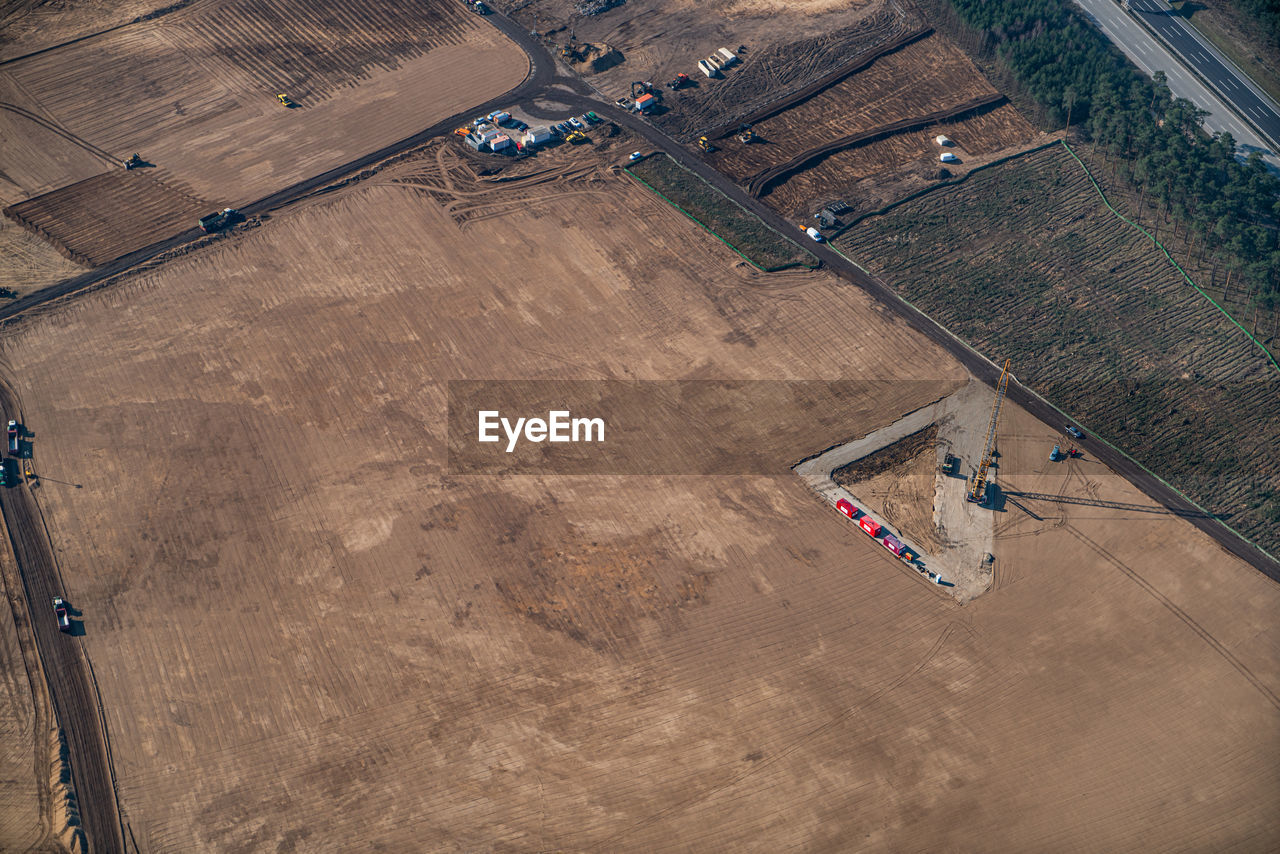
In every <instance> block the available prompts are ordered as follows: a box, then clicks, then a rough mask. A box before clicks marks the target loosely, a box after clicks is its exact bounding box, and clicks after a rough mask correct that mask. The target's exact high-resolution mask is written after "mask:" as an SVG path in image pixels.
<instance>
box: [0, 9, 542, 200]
mask: <svg viewBox="0 0 1280 854" xmlns="http://www.w3.org/2000/svg"><path fill="white" fill-rule="evenodd" d="M527 71H528V60H527V58H526V57H525V56H524V55H523V53H522V52H521V51H519V50H518V49H517V48H516V46H515V45H513V44H511V43H510V42H509V41H508V40H507V39H506V38H505V37H503V36H502V35H501V34H500V33H498V32H497V31H496V30H495V29H494V28H493V27H492V26H489V25H488V24H486V23H484V22H483V21H481V20H480V18H479V16H476V15H474V14H472V13H470V12H469V11H467V8H466V7H465V6H464V5H463V4H461V3H456V2H449V0H431V2H428V3H415V2H409V0H393V2H389V3H380V4H377V5H376V6H369V5H368V4H358V3H351V2H346V0H324V2H321V3H303V2H301V1H300V0H270V2H266V3H238V2H228V3H216V4H194V5H192V6H190V7H188V8H184V9H181V10H179V11H177V12H174V13H172V14H169V15H164V16H162V17H160V18H156V19H154V20H149V21H144V22H142V23H138V24H133V25H131V26H128V27H125V28H123V29H119V30H115V31H113V32H109V33H106V34H104V35H100V36H96V37H94V38H91V39H87V40H85V41H80V42H76V43H74V44H69V45H66V46H63V47H59V48H57V49H55V50H51V51H48V52H45V53H41V54H39V55H37V56H32V57H29V58H27V59H21V60H18V61H16V62H12V63H9V64H6V65H5V66H4V67H3V69H0V91H5V92H12V93H13V99H14V106H15V107H18V108H20V109H21V110H25V111H27V112H31V113H35V114H37V115H38V116H39V117H40V119H41V120H42V121H44V122H45V123H46V124H52V125H54V126H55V127H56V128H57V129H59V130H60V131H61V132H62V133H63V134H64V135H65V137H67V138H74V139H78V140H81V141H82V142H83V143H84V145H83V146H81V148H85V147H88V148H92V149H100V150H105V151H106V152H107V153H108V154H110V155H111V156H112V157H114V158H116V159H121V160H122V159H124V158H126V157H128V156H129V155H130V154H132V153H135V152H137V153H139V154H141V155H142V156H143V158H144V159H146V160H148V161H149V162H151V163H154V164H156V165H157V166H160V167H162V168H164V169H165V170H167V172H168V173H169V174H171V175H173V176H175V177H176V179H177V180H178V181H180V182H181V183H182V184H184V185H185V186H187V187H188V188H190V192H191V193H192V194H193V195H196V196H200V197H203V198H210V199H225V200H227V201H228V202H229V203H231V204H232V205H233V206H239V205H240V204H242V203H244V202H246V201H248V200H251V199H256V198H260V197H262V196H265V195H267V194H269V193H270V192H272V191H274V190H278V189H281V188H283V187H286V186H288V185H290V184H292V183H295V182H297V181H299V180H301V179H303V178H305V177H308V176H310V175H314V174H318V173H320V172H323V171H325V170H326V169H329V168H332V167H334V166H338V165H340V164H342V163H346V162H348V161H350V160H352V159H354V158H355V157H357V156H359V155H361V154H365V153H368V152H370V151H373V150H376V149H378V148H381V147H382V146H385V145H388V144H390V143H393V142H395V141H397V140H399V139H403V138H405V137H408V136H410V135H412V134H413V133H415V132H417V131H420V130H422V129H423V128H426V127H429V126H430V125H432V124H434V123H435V122H437V121H439V120H441V119H443V118H445V117H447V116H449V115H451V114H453V113H455V112H458V111H460V110H463V109H465V108H466V107H468V106H469V105H473V104H477V103H482V102H484V101H485V100H487V99H489V98H492V97H494V96H497V95H499V94H501V93H502V92H504V91H507V90H509V89H511V88H513V87H515V86H516V85H518V84H519V83H520V81H521V80H522V79H523V78H524V77H525V75H526V73H527ZM280 92H284V93H286V94H288V95H290V96H291V97H292V98H293V99H295V101H296V102H297V104H298V106H297V107H296V108H294V109H286V108H285V107H283V106H282V105H281V104H280V103H278V102H277V100H276V94H277V93H280ZM36 124H39V122H36V121H35V120H33V119H32V118H30V117H28V116H26V115H23V114H22V113H20V112H14V111H12V110H0V133H3V134H5V135H15V136H21V135H22V134H24V133H27V132H29V130H30V129H31V127H32V126H33V125H36ZM41 132H42V133H44V132H47V129H46V130H42V131H41ZM17 153H18V154H22V153H23V150H19V151H18V152H17ZM28 155H29V156H30V157H34V158H36V160H35V162H27V161H26V160H24V159H22V158H19V162H18V163H16V164H15V165H14V168H13V169H12V170H10V169H9V168H8V167H6V172H7V173H8V174H9V175H10V176H11V178H10V181H11V183H15V184H17V189H18V190H19V191H21V192H23V193H25V194H27V195H31V194H34V193H35V192H39V191H42V190H44V189H47V188H48V187H49V185H50V183H51V182H50V176H46V175H44V174H42V172H41V161H40V159H39V156H38V152H28ZM75 157H78V158H79V159H80V160H82V161H87V162H92V164H94V165H95V166H96V168H97V170H98V171H101V169H102V165H101V158H99V157H96V156H95V155H94V154H93V153H91V151H89V150H83V151H81V152H80V153H79V154H76V155H75ZM70 158H71V154H68V156H67V157H66V158H63V159H64V160H69V159H70ZM54 166H55V167H56V168H57V169H58V173H57V174H58V175H61V174H63V173H66V172H68V171H71V172H73V173H74V172H75V171H76V170H77V169H79V170H83V169H85V168H87V166H85V165H76V164H71V163H65V162H64V163H59V164H54ZM45 168H48V167H45ZM54 186H60V184H54Z"/></svg>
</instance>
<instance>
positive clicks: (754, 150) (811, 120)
mask: <svg viewBox="0 0 1280 854" xmlns="http://www.w3.org/2000/svg"><path fill="white" fill-rule="evenodd" d="M994 93H995V89H993V88H992V86H991V84H990V83H988V82H987V79H986V78H985V77H983V76H982V74H981V73H980V72H979V71H978V70H977V68H975V67H974V65H973V63H972V62H970V61H969V59H968V58H967V57H966V56H965V55H964V54H963V53H961V51H960V50H959V48H957V47H955V45H953V44H952V43H951V42H950V41H949V40H948V39H947V38H946V37H945V36H942V35H940V34H938V33H934V34H933V35H930V36H927V37H925V38H923V39H921V40H919V41H916V42H912V43H911V44H909V45H906V46H905V47H903V48H900V49H899V50H896V51H894V52H893V53H890V54H887V55H885V56H882V57H880V58H878V59H876V60H875V62H873V63H872V64H871V65H870V67H868V68H867V69H865V70H863V71H859V72H858V73H856V74H852V75H850V76H849V77H846V78H845V79H844V80H842V81H840V82H839V83H837V84H835V85H834V86H831V87H830V88H828V89H826V90H824V91H822V92H819V93H818V94H816V95H814V96H813V97H812V98H809V99H807V100H806V101H803V102H802V103H800V104H797V105H796V106H794V107H792V108H790V109H788V110H786V111H784V112H783V113H781V114H779V115H776V116H773V117H771V118H768V119H765V120H764V121H761V122H758V123H756V124H755V126H754V127H755V131H756V133H757V134H758V137H759V141H757V142H753V143H750V144H743V143H741V142H738V140H737V139H735V138H733V137H728V138H726V139H724V140H723V141H722V142H721V143H719V144H720V146H721V148H720V150H719V151H717V152H714V153H713V154H711V155H710V156H709V157H708V160H709V161H710V162H711V163H713V164H714V165H715V167H716V168H717V169H719V170H720V171H721V172H724V173H725V174H726V175H728V176H729V177H731V178H733V179H734V180H737V181H744V180H745V179H747V178H749V177H750V176H752V175H755V174H756V173H758V172H763V171H765V170H766V169H768V168H769V167H771V166H777V165H779V164H781V163H785V162H787V161H789V160H790V159H791V158H793V157H795V156H796V155H798V154H800V153H801V152H804V151H807V150H808V149H811V148H814V147H817V146H819V145H821V144H822V143H824V142H828V141H831V140H834V139H840V138H843V137H847V136H854V135H856V134H860V133H865V132H867V131H873V130H875V129H877V128H880V127H884V126H886V125H891V124H893V123H895V122H898V121H901V120H903V119H908V118H911V117H914V116H924V115H928V114H931V113H935V112H938V111H940V110H945V109H947V108H948V107H955V106H958V105H960V104H963V103H966V102H968V101H972V100H973V99H974V98H977V97H979V96H982V95H991V94H994Z"/></svg>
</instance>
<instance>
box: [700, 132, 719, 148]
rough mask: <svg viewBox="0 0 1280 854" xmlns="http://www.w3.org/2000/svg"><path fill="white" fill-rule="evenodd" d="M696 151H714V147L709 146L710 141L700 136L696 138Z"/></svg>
mask: <svg viewBox="0 0 1280 854" xmlns="http://www.w3.org/2000/svg"><path fill="white" fill-rule="evenodd" d="M698 150H699V151H715V150H716V147H715V146H714V145H712V144H711V140H709V139H707V138H706V137H705V136H700V137H698Z"/></svg>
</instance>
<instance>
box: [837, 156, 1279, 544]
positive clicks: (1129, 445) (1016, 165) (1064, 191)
mask: <svg viewBox="0 0 1280 854" xmlns="http://www.w3.org/2000/svg"><path fill="white" fill-rule="evenodd" d="M1113 201H1115V200H1113ZM839 244H840V248H841V250H842V251H843V252H845V253H846V254H847V255H849V256H850V257H852V258H855V259H857V261H858V262H859V263H860V264H863V265H865V266H866V267H868V268H869V269H872V270H874V271H876V272H877V273H879V274H880V275H882V276H883V277H884V278H885V279H886V280H887V281H889V282H891V283H893V284H894V286H895V287H897V288H899V289H900V290H901V292H902V293H903V294H904V295H905V296H906V297H907V298H908V299H910V300H912V301H913V302H914V303H916V304H917V305H919V306H920V307H921V308H922V309H923V310H925V311H927V312H929V313H930V314H931V315H933V316H934V317H936V318H937V319H938V320H939V322H941V323H943V324H945V325H946V326H947V327H948V328H949V329H951V330H953V331H954V332H956V334H958V335H960V336H961V337H963V338H964V339H965V340H966V341H968V342H970V343H971V344H972V345H974V346H975V347H977V348H978V349H979V350H981V351H983V352H988V353H992V354H998V355H1007V356H1010V357H1012V358H1013V360H1014V370H1015V372H1016V373H1017V375H1018V376H1019V377H1020V378H1021V379H1022V380H1023V381H1024V382H1027V383H1028V384H1029V385H1030V386H1032V387H1033V388H1035V389H1037V390H1038V391H1040V392H1041V393H1042V394H1044V395H1045V396H1046V397H1047V398H1048V399H1050V400H1052V401H1054V402H1055V403H1056V404H1057V405H1059V406H1061V407H1063V408H1064V409H1065V410H1066V411H1068V412H1071V413H1072V414H1073V416H1075V417H1078V418H1080V419H1081V420H1082V423H1083V424H1084V425H1085V427H1086V429H1092V430H1094V431H1096V432H1097V433H1099V434H1101V435H1102V436H1104V437H1106V438H1107V439H1108V440H1109V441H1111V442H1112V443H1114V444H1116V445H1118V446H1119V447H1121V448H1124V449H1125V450H1126V451H1127V452H1128V453H1129V454H1131V455H1132V456H1133V457H1135V458H1136V459H1138V460H1139V461H1141V462H1142V463H1143V464H1144V465H1146V466H1147V467H1148V468H1150V469H1151V470H1153V471H1155V472H1157V473H1158V474H1160V475H1161V476H1162V477H1164V478H1165V479H1166V480H1168V481H1169V482H1170V483H1172V484H1173V485H1175V486H1176V487H1178V488H1179V489H1180V490H1182V491H1183V492H1184V493H1185V494H1187V495H1189V496H1191V497H1192V498H1193V499H1194V500H1196V501H1197V502H1198V503H1200V505H1201V506H1203V507H1205V508H1207V509H1208V510H1209V511H1211V512H1213V513H1216V514H1219V515H1221V516H1222V517H1223V518H1225V519H1227V520H1228V521H1229V523H1230V524H1231V525H1232V526H1233V527H1234V528H1236V529H1237V530H1239V531H1241V532H1243V533H1244V534H1245V535H1246V536H1249V537H1250V538H1252V539H1254V540H1255V541H1257V542H1258V543H1260V544H1261V545H1262V546H1263V547H1264V548H1266V549H1268V550H1271V551H1275V550H1276V549H1277V548H1278V547H1280V539H1278V532H1280V526H1278V525H1277V523H1278V522H1280V448H1278V447H1277V445H1276V443H1275V424H1276V423H1277V419H1280V374H1278V373H1277V372H1276V371H1275V369H1274V368H1273V367H1272V366H1271V364H1269V363H1268V361H1267V360H1266V357H1265V356H1264V354H1263V353H1262V351H1261V350H1259V349H1258V348H1257V347H1256V346H1255V345H1254V344H1253V343H1252V342H1250V341H1249V339H1248V338H1247V337H1246V336H1245V335H1244V333H1242V332H1241V331H1240V330H1239V329H1238V328H1236V327H1235V326H1234V325H1232V324H1231V323H1230V322H1229V321H1228V320H1227V319H1226V318H1224V317H1223V316H1222V315H1221V314H1220V313H1219V312H1218V311H1217V310H1216V309H1215V308H1214V307H1213V306H1212V305H1210V304H1209V303H1208V302H1207V301H1206V300H1205V299H1204V297H1202V296H1200V295H1199V294H1198V293H1196V292H1195V291H1194V290H1193V289H1192V288H1191V287H1189V286H1188V285H1187V284H1186V283H1185V282H1184V280H1183V279H1182V276H1181V275H1180V274H1179V273H1178V272H1177V271H1176V270H1175V269H1173V267H1172V266H1171V265H1170V264H1169V263H1168V261H1167V260H1166V259H1165V257H1164V256H1163V255H1162V254H1161V253H1160V252H1159V250H1157V249H1156V248H1155V247H1153V246H1152V245H1151V243H1150V242H1149V241H1147V240H1146V239H1145V238H1143V237H1142V236H1141V235H1139V234H1138V233H1137V232H1136V231H1134V230H1133V229H1131V228H1130V227H1128V226H1127V225H1124V224H1123V223H1121V222H1120V221H1119V220H1118V219H1116V218H1115V217H1114V216H1113V215H1112V214H1111V213H1110V212H1109V211H1108V210H1107V209H1106V208H1105V207H1104V205H1103V203H1102V201H1101V199H1099V198H1098V196H1097V195H1096V193H1095V191H1094V189H1093V187H1092V186H1091V185H1090V183H1089V180H1088V177H1087V176H1086V174H1085V173H1084V171H1083V170H1082V169H1081V167H1080V166H1079V165H1078V164H1077V163H1076V162H1075V161H1074V160H1072V159H1071V157H1070V155H1069V154H1068V152H1067V151H1065V150H1064V149H1062V148H1061V147H1058V146H1055V147H1053V148H1050V149H1046V150H1044V151H1040V152H1035V153H1032V154H1030V155H1027V156H1026V157H1023V158H1019V159H1017V160H1013V161H1010V162H1008V163H1005V164H1002V165H1000V166H996V167H993V168H991V169H989V170H986V171H983V172H981V173H977V174H975V175H973V176H972V177H971V178H970V179H969V180H968V181H967V182H965V183H963V184H960V185H957V186H953V187H945V188H941V189H939V190H938V191H937V192H934V193H929V194H927V195H925V196H922V197H921V198H919V199H916V200H914V201H912V202H909V203H907V204H905V205H901V206H899V207H897V208H895V209H893V210H892V211H890V212H889V213H887V214H885V215H883V216H878V217H873V218H871V219H868V220H866V221H865V222H863V223H862V224H860V225H859V226H858V227H857V228H856V229H854V230H853V231H851V232H848V233H847V234H845V235H844V236H843V237H842V238H841V240H840V241H839Z"/></svg>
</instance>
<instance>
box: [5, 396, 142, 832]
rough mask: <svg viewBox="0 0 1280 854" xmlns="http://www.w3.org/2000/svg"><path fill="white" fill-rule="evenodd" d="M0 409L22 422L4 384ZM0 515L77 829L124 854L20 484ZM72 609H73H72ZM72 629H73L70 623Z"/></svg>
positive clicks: (91, 720) (95, 714) (42, 542)
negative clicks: (67, 760) (62, 742)
mask: <svg viewBox="0 0 1280 854" xmlns="http://www.w3.org/2000/svg"><path fill="white" fill-rule="evenodd" d="M0 408H3V409H4V416H3V417H5V418H14V419H16V420H19V421H21V412H20V410H19V408H18V406H17V402H16V401H15V399H14V397H13V393H12V391H11V390H10V389H9V388H8V387H7V386H5V385H3V384H0ZM0 510H3V513H4V521H5V525H6V527H7V528H8V530H9V539H10V542H11V543H12V544H13V551H14V555H15V557H16V558H17V561H18V568H19V570H20V571H21V574H22V583H23V587H24V588H25V591H26V595H27V603H28V605H29V607H30V609H31V614H32V624H33V626H34V629H35V634H36V644H37V646H38V647H39V649H40V659H41V663H42V664H43V666H44V671H45V679H46V680H47V681H48V683H49V693H50V695H51V696H52V697H53V706H54V711H55V713H56V714H57V717H58V724H59V726H61V728H62V730H63V732H64V733H66V738H67V745H68V747H69V748H70V752H71V776H72V780H73V781H74V783H75V791H76V799H77V803H78V804H79V809H80V825H81V829H82V830H83V831H84V834H85V836H86V838H88V839H89V840H90V845H91V850H92V851H93V852H95V854H99V853H100V852H114V851H121V852H122V851H124V844H123V840H122V838H121V835H120V820H119V816H118V813H117V811H116V796H115V783H114V775H113V774H112V771H111V758H110V755H109V753H108V749H107V743H106V737H105V734H104V732H103V729H102V717H101V714H100V711H99V705H98V695H97V691H96V690H95V689H94V686H93V681H92V677H91V675H90V671H89V667H88V662H87V661H86V659H85V657H84V655H83V653H82V651H81V649H80V642H79V641H78V640H76V639H75V638H74V637H73V634H74V632H66V633H64V632H61V631H59V629H58V626H57V622H56V621H55V619H54V615H53V610H52V607H51V605H50V604H49V603H50V602H51V601H52V599H53V597H54V596H60V595H62V584H61V581H60V579H59V574H58V565H57V563H56V561H55V560H54V558H53V552H52V549H51V548H50V544H49V539H48V536H47V535H46V533H45V527H44V518H43V517H42V516H41V514H40V509H39V508H38V507H37V506H36V503H35V499H34V498H33V496H32V495H31V493H30V492H29V491H28V489H27V487H26V486H25V485H21V486H16V487H11V488H8V489H3V490H0ZM70 604H71V606H72V607H73V608H74V606H75V603H74V602H71V603H70ZM73 613H74V611H73ZM72 624H73V626H75V625H77V623H76V621H75V620H73V621H72Z"/></svg>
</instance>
